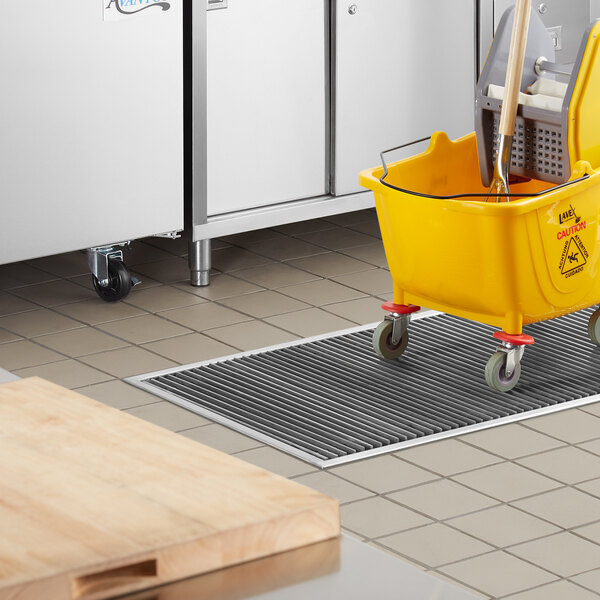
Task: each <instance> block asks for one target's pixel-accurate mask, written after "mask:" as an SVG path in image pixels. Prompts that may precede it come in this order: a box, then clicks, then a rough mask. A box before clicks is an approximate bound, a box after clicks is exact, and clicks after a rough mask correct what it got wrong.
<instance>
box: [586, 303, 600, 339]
mask: <svg viewBox="0 0 600 600" xmlns="http://www.w3.org/2000/svg"><path fill="white" fill-rule="evenodd" d="M588 335H589V336H590V340H592V342H594V344H596V346H600V308H597V309H596V310H595V311H594V312H593V313H592V316H591V317H590V320H589V321H588Z"/></svg>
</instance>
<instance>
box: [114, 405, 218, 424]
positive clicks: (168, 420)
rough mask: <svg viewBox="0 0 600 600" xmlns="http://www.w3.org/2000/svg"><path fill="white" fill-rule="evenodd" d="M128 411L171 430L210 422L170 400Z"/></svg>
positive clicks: (127, 410) (126, 410)
mask: <svg viewBox="0 0 600 600" xmlns="http://www.w3.org/2000/svg"><path fill="white" fill-rule="evenodd" d="M123 412H126V413H128V414H130V415H133V416H134V417H139V418H140V419H144V421H150V423H154V424H155V425H159V426H160V427H164V428H165V429H170V430H171V431H182V430H184V429H192V428H193V427H199V426H200V425H205V424H207V423H210V421H208V420H207V419H205V418H204V417H201V416H200V415H197V414H195V413H193V412H190V411H189V410H185V409H184V408H181V407H179V406H176V405H175V404H171V403H170V402H156V403H154V404H145V405H144V406H136V407H135V408H127V409H125V410H124V411H123Z"/></svg>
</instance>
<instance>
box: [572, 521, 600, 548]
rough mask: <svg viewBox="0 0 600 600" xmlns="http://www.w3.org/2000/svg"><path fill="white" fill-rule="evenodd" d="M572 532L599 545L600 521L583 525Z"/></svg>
mask: <svg viewBox="0 0 600 600" xmlns="http://www.w3.org/2000/svg"><path fill="white" fill-rule="evenodd" d="M573 533H575V534H577V535H578V536H580V537H584V538H585V539H587V540H590V542H594V543H595V544H598V545H600V521H597V522H596V523H592V524H591V525H585V526H584V527H578V528H577V529H574V530H573Z"/></svg>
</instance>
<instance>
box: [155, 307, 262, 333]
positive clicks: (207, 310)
mask: <svg viewBox="0 0 600 600" xmlns="http://www.w3.org/2000/svg"><path fill="white" fill-rule="evenodd" d="M160 316H161V317H164V318H165V319H169V321H174V322H175V323H179V324H180V325H183V326H184V327H189V328H190V329H194V330H196V331H204V330H205V329H213V328H214V327H223V326H224V325H233V324H234V323H241V322H242V321H248V320H250V317H247V316H245V315H241V314H239V313H238V312H236V311H234V310H230V309H228V308H224V307H223V306H219V305H218V304H215V303H214V302H204V303H202V304H196V305H194V306H186V307H184V308H176V309H175V310H166V311H163V312H161V313H160Z"/></svg>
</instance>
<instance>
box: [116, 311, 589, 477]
mask: <svg viewBox="0 0 600 600" xmlns="http://www.w3.org/2000/svg"><path fill="white" fill-rule="evenodd" d="M590 314H591V310H586V311H581V312H579V313H575V314H571V315H567V316H565V317H561V318H559V319H555V320H553V321H546V322H544V323H537V324H534V325H531V326H528V327H527V328H526V331H527V333H529V334H530V335H533V336H534V337H535V339H536V344H535V345H534V346H531V347H529V348H527V351H526V352H525V356H524V359H523V363H522V367H523V373H522V376H521V380H520V382H519V384H518V385H517V387H516V388H515V389H514V390H512V391H511V392H508V393H500V392H494V391H491V390H490V389H489V388H488V387H487V385H486V383H485V380H484V375H483V371H484V367H485V363H486V361H487V359H488V358H489V356H490V355H491V354H492V353H493V352H494V350H495V347H496V344H495V342H494V340H493V339H492V337H491V335H492V333H493V331H494V329H493V328H491V327H488V326H486V325H481V324H478V323H473V322H470V321H465V320H462V319H459V318H456V317H452V316H450V315H441V314H434V315H433V316H427V315H423V317H422V318H417V319H415V320H413V322H412V323H411V325H410V328H409V331H410V343H409V346H408V349H407V350H406V352H405V354H404V355H403V356H402V358H401V359H400V360H398V361H382V360H381V359H379V358H377V357H376V356H375V354H374V352H373V350H372V347H371V334H372V330H373V326H367V327H359V328H356V329H352V330H347V331H344V332H339V333H337V334H331V335H328V336H320V337H317V338H311V339H309V340H302V341H300V342H292V343H290V344H285V345H281V346H276V347H273V348H267V349H263V350H258V351H254V352H246V353H242V354H238V355H235V356H230V357H225V358H220V359H216V360H210V361H205V362H202V363H197V364H195V365H187V366H185V367H178V368H174V369H167V370H165V371H159V372H156V373H149V374H146V375H140V376H137V377H131V378H129V379H128V380H127V381H129V382H130V383H132V384H134V385H136V386H138V387H141V388H143V389H145V390H147V391H149V392H152V393H154V394H156V395H158V396H160V397H162V398H165V399H166V400H169V401H171V402H174V403H176V404H178V405H180V406H183V407H185V408H188V409H190V410H192V411H194V412H196V413H198V414H201V415H203V416H206V417H208V418H210V419H212V420H214V421H217V422H219V423H222V424H224V425H227V426H229V427H231V428H232V429H236V430H238V431H240V432H242V433H245V434H247V435H250V436H252V437H254V438H256V439H259V440H261V441H263V442H265V443H268V444H270V445H272V446H275V447H277V448H279V449H281V450H284V451H286V452H288V453H290V454H293V455H295V456H298V457H300V458H302V459H304V460H306V461H308V462H311V463H313V464H316V465H318V466H320V467H327V466H333V465H336V464H341V463H343V462H348V461H351V460H356V459H359V458H364V457H366V456H369V455H374V454H378V453H382V452H390V451H393V450H398V449H400V448H402V447H405V446H409V445H415V444H419V443H423V442H427V441H430V440H434V439H439V438H442V437H447V436H451V435H458V434H461V433H466V432H468V431H474V430H477V429H482V428H484V427H490V426H494V425H500V424H503V423H507V422H510V421H515V420H520V419H525V418H528V417H532V416H538V415H540V414H543V413H546V412H551V411H555V410H561V409H565V408H572V407H573V406H578V405H581V404H586V403H589V402H594V401H596V400H600V397H598V398H596V397H595V396H596V394H599V393H600V348H598V347H596V346H595V345H594V344H592V342H591V341H590V340H589V339H588V337H587V320H588V318H589V315H590Z"/></svg>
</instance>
